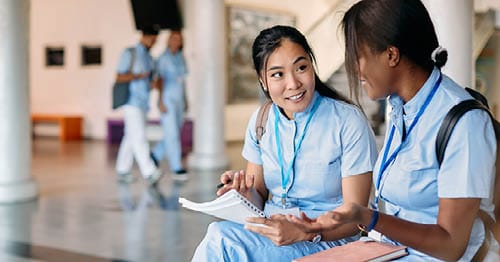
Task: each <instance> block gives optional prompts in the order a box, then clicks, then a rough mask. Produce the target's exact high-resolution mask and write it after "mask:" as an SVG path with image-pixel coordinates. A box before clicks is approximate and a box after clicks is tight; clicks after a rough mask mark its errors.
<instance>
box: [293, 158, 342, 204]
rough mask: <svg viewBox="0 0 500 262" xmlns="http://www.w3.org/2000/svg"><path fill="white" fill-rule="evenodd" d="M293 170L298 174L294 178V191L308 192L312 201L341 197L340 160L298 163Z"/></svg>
mask: <svg viewBox="0 0 500 262" xmlns="http://www.w3.org/2000/svg"><path fill="white" fill-rule="evenodd" d="M295 170H296V172H297V174H299V175H298V176H296V177H295V182H294V187H295V189H298V190H304V191H306V192H309V193H310V195H309V197H311V198H312V199H322V200H324V199H332V198H338V197H339V196H341V195H342V177H341V172H340V158H337V159H335V160H331V161H328V160H325V161H318V160H316V161H307V162H306V161H300V162H298V163H297V165H296V169H295ZM299 187H300V188H299Z"/></svg>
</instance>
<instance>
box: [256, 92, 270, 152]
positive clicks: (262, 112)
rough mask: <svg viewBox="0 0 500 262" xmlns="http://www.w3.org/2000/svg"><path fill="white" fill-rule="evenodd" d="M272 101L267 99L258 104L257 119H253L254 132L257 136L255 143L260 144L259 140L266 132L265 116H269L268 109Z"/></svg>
mask: <svg viewBox="0 0 500 262" xmlns="http://www.w3.org/2000/svg"><path fill="white" fill-rule="evenodd" d="M272 104H273V101H271V100H267V101H266V102H265V103H264V104H263V105H261V106H260V108H259V112H258V113H257V121H255V134H256V138H257V144H258V145H260V140H261V139H262V136H263V135H264V133H266V124H267V118H268V116H269V109H270V108H271V105H272Z"/></svg>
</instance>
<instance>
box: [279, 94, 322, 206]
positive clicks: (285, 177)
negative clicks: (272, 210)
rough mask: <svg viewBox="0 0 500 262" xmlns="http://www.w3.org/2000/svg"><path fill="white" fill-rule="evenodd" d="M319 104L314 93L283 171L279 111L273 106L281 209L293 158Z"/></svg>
mask: <svg viewBox="0 0 500 262" xmlns="http://www.w3.org/2000/svg"><path fill="white" fill-rule="evenodd" d="M320 102H321V96H320V95H318V94H317V93H316V92H314V96H313V101H311V103H310V104H309V106H308V108H306V110H304V112H303V113H306V114H307V113H308V116H307V120H306V123H305V125H304V130H302V135H301V136H300V138H299V141H298V142H297V143H296V144H295V150H294V152H293V155H292V159H290V162H289V163H288V168H286V169H285V164H284V160H283V152H282V151H281V139H280V133H279V127H278V125H279V119H280V114H281V113H280V110H279V108H278V106H276V105H275V106H274V107H273V108H274V134H275V137H276V149H277V151H278V162H279V164H280V172H281V189H282V190H283V192H282V194H281V204H282V206H283V208H286V198H287V194H288V190H290V187H291V186H289V187H287V185H288V182H289V181H290V177H291V173H292V169H293V164H294V162H295V158H296V157H297V153H298V151H299V149H300V146H301V145H302V141H303V140H304V136H305V134H306V132H307V129H308V127H309V122H311V119H312V117H313V115H314V113H315V112H316V110H317V109H318V106H319V104H320ZM296 116H297V114H294V119H295V118H296Z"/></svg>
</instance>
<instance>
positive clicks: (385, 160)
mask: <svg viewBox="0 0 500 262" xmlns="http://www.w3.org/2000/svg"><path fill="white" fill-rule="evenodd" d="M433 73H434V71H433ZM431 78H432V75H431V76H430V77H429V79H431ZM442 79H443V76H442V74H441V72H439V76H438V79H437V81H436V82H435V83H434V86H433V87H432V89H431V91H430V92H429V94H428V95H427V98H426V99H425V101H424V103H423V104H422V106H421V107H420V109H419V110H418V112H417V115H416V116H415V118H414V119H413V121H412V123H411V124H410V126H409V127H408V130H407V131H405V130H403V132H402V134H404V135H403V136H402V137H403V139H402V141H401V144H399V146H398V147H397V148H396V149H394V152H392V154H391V155H390V156H389V158H387V156H388V154H389V150H390V148H391V143H392V139H393V138H394V130H395V129H396V127H395V126H394V125H392V128H391V132H390V133H389V138H388V139H387V143H386V144H385V147H384V148H385V150H384V154H383V155H382V161H381V162H380V169H379V172H378V175H377V180H375V200H374V202H373V203H372V208H373V209H375V210H377V209H378V201H379V200H380V191H381V186H382V184H383V183H381V181H382V176H383V174H384V171H385V170H386V169H387V167H388V166H389V165H390V164H391V163H392V161H394V159H396V156H397V154H398V153H399V151H401V149H402V148H403V146H404V145H405V142H406V141H408V137H409V136H410V133H411V131H413V128H414V127H415V125H416V124H417V122H418V120H419V119H420V117H421V116H422V114H423V113H424V111H425V109H426V108H427V106H428V105H429V103H430V102H431V100H432V98H433V97H434V94H435V93H436V91H437V89H438V87H439V85H440V84H441V80H442ZM424 86H425V84H424ZM421 90H422V89H421ZM410 102H411V101H408V103H410ZM398 109H399V110H401V111H402V110H403V107H402V105H401V107H397V109H396V110H398ZM395 113H398V112H395ZM399 116H400V117H401V119H402V114H401V112H399ZM402 121H403V120H402ZM401 126H402V127H403V126H404V124H401ZM403 129H404V127H403Z"/></svg>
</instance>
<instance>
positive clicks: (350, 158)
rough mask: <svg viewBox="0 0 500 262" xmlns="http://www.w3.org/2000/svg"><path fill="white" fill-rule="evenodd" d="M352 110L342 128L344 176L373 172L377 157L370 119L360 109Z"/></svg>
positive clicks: (342, 167) (342, 165)
mask: <svg viewBox="0 0 500 262" xmlns="http://www.w3.org/2000/svg"><path fill="white" fill-rule="evenodd" d="M351 112H353V114H352V115H351V117H346V118H345V121H344V124H343V128H342V129H341V139H342V141H341V142H342V157H341V171H342V177H348V176H352V175H359V174H363V173H366V172H371V171H372V170H373V165H374V164H375V161H376V159H377V147H376V143H375V137H374V135H373V131H372V129H371V128H370V126H369V124H368V121H367V120H366V118H365V117H364V115H363V114H362V113H361V112H360V111H359V110H353V111H351Z"/></svg>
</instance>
